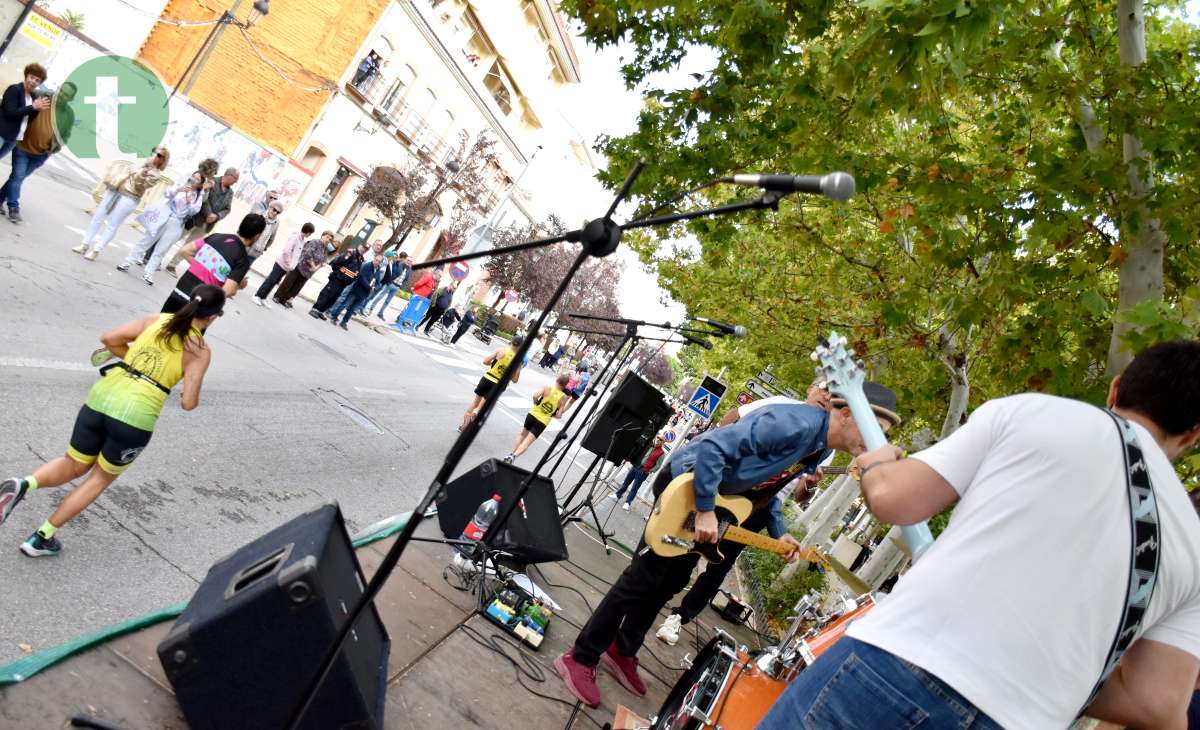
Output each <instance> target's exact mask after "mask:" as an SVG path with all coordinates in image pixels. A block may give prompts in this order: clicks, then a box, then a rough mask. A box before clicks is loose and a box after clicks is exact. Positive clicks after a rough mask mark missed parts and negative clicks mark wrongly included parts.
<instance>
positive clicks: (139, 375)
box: [100, 360, 171, 395]
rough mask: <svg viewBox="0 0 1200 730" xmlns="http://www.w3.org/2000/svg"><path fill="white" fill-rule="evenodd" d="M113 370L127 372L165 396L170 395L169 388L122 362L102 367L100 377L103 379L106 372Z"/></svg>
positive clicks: (118, 361)
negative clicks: (119, 369)
mask: <svg viewBox="0 0 1200 730" xmlns="http://www.w3.org/2000/svg"><path fill="white" fill-rule="evenodd" d="M113 368H121V369H122V370H124V371H126V372H128V373H129V374H130V375H132V376H133V377H135V378H137V379H138V380H144V381H146V382H147V383H149V384H151V385H153V386H154V387H155V388H158V389H159V390H161V391H162V392H164V393H166V394H167V395H170V394H171V389H170V388H168V387H167V386H165V385H163V384H162V383H160V382H158V381H157V380H155V379H154V378H152V377H150V376H149V375H147V374H145V373H143V372H142V371H141V370H138V369H137V368H135V367H133V366H132V365H130V364H129V363H127V362H125V361H124V360H117V361H116V362H114V363H109V364H108V365H105V366H104V367H102V368H100V377H104V376H105V375H107V374H108V371H109V370H112V369H113Z"/></svg>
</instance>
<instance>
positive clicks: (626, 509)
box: [621, 502, 629, 512]
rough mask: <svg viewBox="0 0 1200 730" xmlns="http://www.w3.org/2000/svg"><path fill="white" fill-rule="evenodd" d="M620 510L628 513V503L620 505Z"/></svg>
mask: <svg viewBox="0 0 1200 730" xmlns="http://www.w3.org/2000/svg"><path fill="white" fill-rule="evenodd" d="M621 509H623V510H625V511H626V512H628V511H629V503H628V502H625V503H624V504H622V505H621Z"/></svg>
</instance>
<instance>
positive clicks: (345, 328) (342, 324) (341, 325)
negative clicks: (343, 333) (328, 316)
mask: <svg viewBox="0 0 1200 730" xmlns="http://www.w3.org/2000/svg"><path fill="white" fill-rule="evenodd" d="M338 327H341V328H342V329H344V330H348V329H350V328H349V327H347V326H346V323H345V322H342V323H341V324H339V325H338Z"/></svg>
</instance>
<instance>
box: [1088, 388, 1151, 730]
mask: <svg viewBox="0 0 1200 730" xmlns="http://www.w3.org/2000/svg"><path fill="white" fill-rule="evenodd" d="M1105 413H1107V414H1108V415H1109V416H1110V417H1111V418H1112V419H1113V423H1115V424H1116V425H1117V432H1118V433H1119V434H1120V435H1121V444H1122V446H1123V447H1124V451H1123V452H1122V454H1121V456H1122V457H1123V459H1124V462H1125V485H1126V487H1127V488H1128V492H1129V521H1130V529H1131V532H1132V534H1133V539H1132V540H1131V541H1130V546H1131V547H1130V553H1131V554H1130V558H1129V583H1128V585H1127V586H1126V588H1125V603H1124V606H1123V607H1122V609H1121V622H1120V623H1119V624H1118V625H1117V635H1116V636H1115V637H1113V641H1112V646H1110V647H1109V649H1108V657H1107V658H1106V659H1105V660H1104V671H1103V672H1102V673H1101V674H1100V679H1099V681H1097V682H1096V686H1095V687H1094V688H1092V691H1091V693H1090V694H1089V695H1088V698H1087V702H1085V703H1083V709H1081V710H1080V711H1079V714H1080V715H1082V714H1083V712H1084V711H1085V710H1086V709H1087V707H1088V705H1090V704H1091V703H1092V700H1094V699H1095V698H1096V694H1097V693H1098V692H1099V691H1100V688H1101V687H1102V686H1103V685H1104V682H1105V680H1107V679H1108V677H1109V675H1111V674H1112V673H1113V670H1114V669H1116V668H1117V662H1119V661H1121V655H1122V654H1124V653H1125V650H1126V649H1128V648H1129V646H1130V644H1132V643H1133V640H1134V639H1135V638H1137V635H1138V630H1139V629H1140V628H1141V626H1142V620H1143V619H1144V618H1145V617H1146V611H1147V610H1149V608H1150V599H1151V597H1152V596H1153V595H1154V586H1155V585H1156V584H1157V583H1158V559H1159V554H1158V549H1159V528H1158V502H1157V501H1156V500H1155V499H1154V487H1153V485H1151V483H1150V469H1149V467H1148V466H1147V465H1146V460H1145V458H1144V457H1143V455H1142V448H1141V446H1139V445H1138V440H1137V433H1136V432H1135V431H1134V430H1133V426H1131V425H1129V422H1128V421H1126V420H1125V419H1124V418H1121V417H1120V416H1118V415H1117V414H1115V413H1113V412H1112V411H1105Z"/></svg>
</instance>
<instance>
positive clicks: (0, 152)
mask: <svg viewBox="0 0 1200 730" xmlns="http://www.w3.org/2000/svg"><path fill="white" fill-rule="evenodd" d="M16 146H17V140H15V139H11V140H9V139H5V138H3V137H0V157H4V156H5V155H7V154H8V153H9V152H12V151H13V148H14V147H16Z"/></svg>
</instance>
